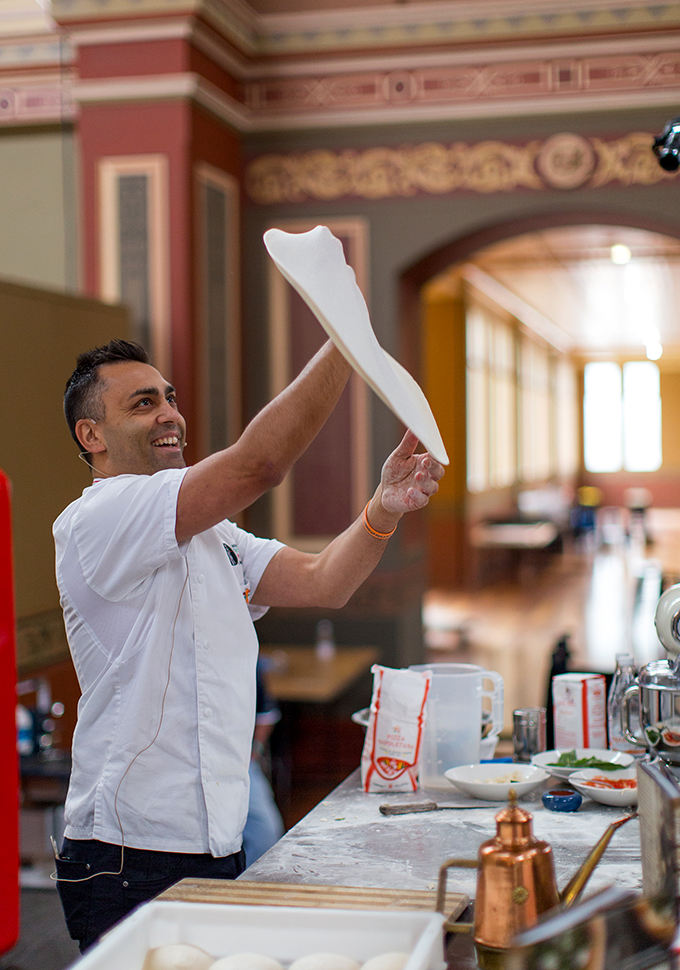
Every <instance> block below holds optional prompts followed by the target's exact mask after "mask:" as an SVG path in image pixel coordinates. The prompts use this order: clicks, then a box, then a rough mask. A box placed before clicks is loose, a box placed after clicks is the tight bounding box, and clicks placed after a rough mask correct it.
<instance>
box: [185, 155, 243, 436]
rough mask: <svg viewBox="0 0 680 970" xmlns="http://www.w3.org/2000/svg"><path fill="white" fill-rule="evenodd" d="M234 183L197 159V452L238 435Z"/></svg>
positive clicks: (238, 306) (235, 209)
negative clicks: (199, 434)
mask: <svg viewBox="0 0 680 970" xmlns="http://www.w3.org/2000/svg"><path fill="white" fill-rule="evenodd" d="M238 193H239V189H238V182H237V181H236V179H235V178H233V177H232V176H231V175H229V174H227V173H226V172H222V171H221V170H220V169H217V168H213V167H212V166H211V165H207V164H206V163H204V162H201V163H199V164H198V165H197V167H196V203H197V237H196V248H197V266H198V269H199V276H198V284H199V294H200V297H199V312H198V320H199V347H200V361H201V368H202V372H203V375H204V379H203V381H202V387H201V408H202V417H203V420H202V425H203V434H202V441H201V452H202V453H203V454H206V455H208V454H212V453H213V452H215V451H219V450H220V449H222V448H226V447H227V446H228V445H230V444H231V443H232V442H233V441H235V440H236V438H237V437H238V434H239V431H240V426H241V414H240V398H241V384H240V366H239V363H240V361H239V358H240V346H239V329H240V303H239V279H240V269H239V208H238Z"/></svg>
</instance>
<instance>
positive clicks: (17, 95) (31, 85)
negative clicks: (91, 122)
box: [0, 72, 75, 126]
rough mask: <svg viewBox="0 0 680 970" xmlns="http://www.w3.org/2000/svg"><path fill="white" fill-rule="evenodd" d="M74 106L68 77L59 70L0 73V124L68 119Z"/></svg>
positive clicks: (70, 117) (40, 122)
mask: <svg viewBox="0 0 680 970" xmlns="http://www.w3.org/2000/svg"><path fill="white" fill-rule="evenodd" d="M74 112H75V106H74V104H73V100H72V97H71V79H70V77H69V76H68V75H65V74H64V72H62V73H61V74H54V73H49V74H48V73H45V74H36V75H30V76H28V77H27V76H26V75H24V76H11V75H5V74H0V126H3V125H40V124H45V123H54V122H63V121H70V120H72V118H73V117H74Z"/></svg>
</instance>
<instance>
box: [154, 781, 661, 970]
mask: <svg viewBox="0 0 680 970" xmlns="http://www.w3.org/2000/svg"><path fill="white" fill-rule="evenodd" d="M551 781H552V782H553V784H554V779H551ZM546 785H550V782H547V783H546ZM540 794H541V790H539V791H538V793H537V794H536V793H531V794H530V795H529V796H527V797H525V798H522V799H521V800H520V803H519V804H520V805H521V806H522V807H524V808H526V809H527V810H528V811H530V812H532V814H533V816H534V819H533V823H534V824H533V828H534V834H535V835H536V836H537V837H538V838H542V839H545V840H546V841H549V842H550V843H551V845H552V846H553V855H554V859H555V870H556V876H557V883H558V886H559V887H560V888H563V887H564V885H565V884H566V883H567V882H568V880H569V878H570V877H571V876H572V875H573V873H574V872H575V870H576V869H577V868H578V867H579V866H580V864H581V863H582V862H583V860H584V859H585V857H586V856H587V855H588V853H589V852H590V849H591V848H592V846H593V845H594V844H595V843H596V842H597V840H598V839H599V837H600V836H601V835H602V833H603V832H604V831H605V829H606V828H607V827H608V825H609V824H610V823H611V822H612V821H613V820H614V819H615V818H619V817H620V816H621V815H622V814H625V812H622V811H621V810H619V809H614V808H608V807H606V806H604V805H597V804H596V803H595V802H590V801H584V803H583V806H582V807H581V809H580V810H579V811H578V812H576V813H574V814H564V815H561V814H556V813H551V812H548V811H546V810H545V809H544V808H543V805H542V803H541V800H540ZM430 800H431V801H436V802H437V803H438V804H440V805H444V804H451V805H452V804H455V803H456V802H461V801H463V800H464V798H463V796H462V795H461V794H459V793H457V792H455V791H454V790H453V789H451V791H435V790H434V789H424V790H420V791H418V792H415V793H413V794H376V795H367V794H365V793H364V792H363V791H361V788H360V772H359V770H356V771H354V772H353V773H352V774H351V775H350V776H349V777H348V778H347V779H346V780H345V781H344V782H343V783H342V784H341V785H339V786H338V787H337V788H336V789H335V790H334V791H333V792H331V794H330V795H328V797H327V798H325V799H324V800H323V801H322V802H320V804H319V805H317V806H316V808H314V809H313V810H312V811H311V812H310V813H309V814H308V815H307V816H305V818H303V819H302V820H301V821H300V822H299V823H298V824H297V825H296V826H295V827H294V828H292V829H291V830H290V831H289V832H287V833H286V835H285V836H284V837H283V838H282V839H281V840H280V842H278V843H277V844H276V845H275V846H274V847H273V848H272V849H270V850H269V852H267V853H266V854H265V855H264V856H262V857H261V858H260V859H259V860H258V861H257V862H256V863H255V864H254V865H252V866H250V868H248V869H247V870H246V871H245V872H244V873H243V875H242V876H240V877H239V879H238V880H237V881H236V883H235V884H234V886H233V888H231V889H226V888H223V887H221V886H220V885H219V884H218V883H217V882H216V881H215V880H210V881H208V880H202V881H200V880H198V881H196V884H195V885H194V884H192V881H191V880H183V881H182V882H180V883H178V884H177V885H176V886H173V887H172V889H170V890H168V892H167V893H166V894H164V897H163V898H171V899H180V900H185V901H210V902H229V901H232V900H233V898H234V896H233V894H234V893H235V892H238V889H239V887H241V886H242V887H243V890H244V893H243V896H244V897H247V896H250V900H248V899H247V898H245V901H252V902H254V903H255V902H257V889H258V886H259V887H261V890H262V893H263V894H265V893H267V892H268V891H269V892H271V890H272V887H273V886H274V885H276V884H280V885H281V888H282V890H284V892H285V896H286V898H288V899H290V902H291V903H292V904H293V905H295V904H296V903H297V904H298V905H299V904H300V903H299V902H298V901H297V900H296V892H295V890H296V887H298V886H299V889H300V892H301V893H307V894H308V893H309V892H310V891H312V890H314V889H321V888H322V887H323V886H328V887H338V886H351V887H374V888H375V889H383V890H384V891H385V893H386V895H387V897H388V899H390V898H391V896H392V895H393V894H394V893H395V891H398V892H400V893H406V892H409V891H410V892H411V893H412V894H413V895H416V894H418V895H420V894H421V893H422V894H424V893H425V892H428V891H429V892H430V893H432V896H434V892H433V891H434V890H435V889H436V885H437V879H438V872H439V867H440V865H441V863H442V862H443V861H444V860H445V859H446V858H448V857H449V856H457V857H467V858H471V859H472V858H475V857H476V854H477V849H478V846H479V844H480V843H481V842H483V841H485V840H486V839H488V838H491V837H492V836H493V835H494V834H495V832H496V825H495V815H496V814H497V813H498V811H499V808H500V806H498V805H494V804H492V803H489V805H488V806H484V807H483V808H474V809H459V810H456V811H455V812H454V811H451V812H449V811H446V812H430V813H426V814H425V813H423V814H410V815H397V816H389V817H385V816H383V815H381V814H380V812H379V806H380V805H381V804H383V803H384V802H393V803H395V802H399V803H401V802H423V801H430ZM201 882H202V883H203V885H199V884H198V883H201ZM284 884H285V889H284ZM611 884H615V885H617V886H619V887H622V888H629V889H632V890H634V891H640V889H641V886H642V869H641V864H640V831H639V823H638V822H637V820H631V821H630V822H628V824H627V825H624V826H623V827H622V828H620V829H619V830H618V831H617V832H616V833H615V834H614V837H613V838H612V841H611V842H610V844H609V846H608V847H607V849H606V851H605V854H604V856H603V858H602V860H601V862H600V865H599V866H598V867H597V868H596V869H595V872H594V873H593V875H592V877H591V879H590V881H589V883H588V886H587V890H586V892H587V893H590V892H594V891H595V890H597V889H602V888H604V887H605V886H608V885H611ZM447 888H448V890H449V892H450V893H452V894H455V893H458V894H466V895H467V896H469V897H471V898H474V895H475V888H476V873H475V871H474V870H466V869H460V870H452V871H451V875H450V876H449V880H448V887H447ZM419 891H420V892H419ZM332 892H337V889H335V890H332ZM240 901H244V900H243V899H242V900H240ZM284 901H285V900H284ZM317 905H318V903H317ZM321 905H329V903H322V904H321ZM389 905H392V904H391V903H390V904H389ZM449 911H450V910H449V908H448V906H447V912H449ZM461 918H462V919H465V920H469V919H471V918H472V912H471V907H469V908H468V910H466V911H464V912H463V913H462V917H461ZM446 958H447V964H448V970H477V963H476V959H475V951H474V947H473V942H472V937H471V935H470V934H469V933H464V934H463V933H457V934H451V935H450V936H449V937H448V939H447V946H446Z"/></svg>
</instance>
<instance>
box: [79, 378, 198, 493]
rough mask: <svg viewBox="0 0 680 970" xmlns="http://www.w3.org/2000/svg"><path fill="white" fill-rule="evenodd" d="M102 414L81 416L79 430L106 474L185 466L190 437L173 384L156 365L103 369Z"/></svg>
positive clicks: (85, 444) (98, 466) (92, 458)
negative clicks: (98, 415)
mask: <svg viewBox="0 0 680 970" xmlns="http://www.w3.org/2000/svg"><path fill="white" fill-rule="evenodd" d="M99 377H100V380H101V382H102V384H101V388H102V390H101V392H100V402H101V409H102V411H103V415H104V416H103V418H101V419H98V420H94V419H92V418H83V419H82V420H80V421H79V422H78V424H77V425H76V432H77V434H78V438H79V440H80V442H81V444H82V446H83V448H84V449H85V450H86V451H88V452H89V453H90V455H91V460H92V464H93V466H94V467H95V468H96V470H97V471H99V472H102V473H103V474H105V475H153V474H154V472H157V471H161V469H163V468H184V467H185V462H184V457H183V454H182V453H183V450H184V444H185V436H186V425H185V423H184V418H183V417H182V415H181V414H180V413H179V410H178V408H177V401H176V398H175V389H174V388H173V387H172V385H171V384H168V382H167V381H166V380H164V378H163V377H162V376H161V375H160V374H159V373H158V371H157V370H156V369H155V367H151V366H150V365H149V364H140V363H137V362H133V361H130V362H127V361H126V362H123V363H114V364H104V365H102V366H101V367H100V369H99Z"/></svg>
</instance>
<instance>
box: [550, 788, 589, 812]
mask: <svg viewBox="0 0 680 970" xmlns="http://www.w3.org/2000/svg"><path fill="white" fill-rule="evenodd" d="M541 800H542V802H543V804H544V805H545V807H546V808H547V809H548V811H549V812H577V811H578V810H579V808H580V807H581V803H582V802H583V796H582V795H581V793H580V792H577V791H571V790H570V789H568V788H553V789H552V790H551V791H544V792H543V795H542V796H541Z"/></svg>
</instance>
